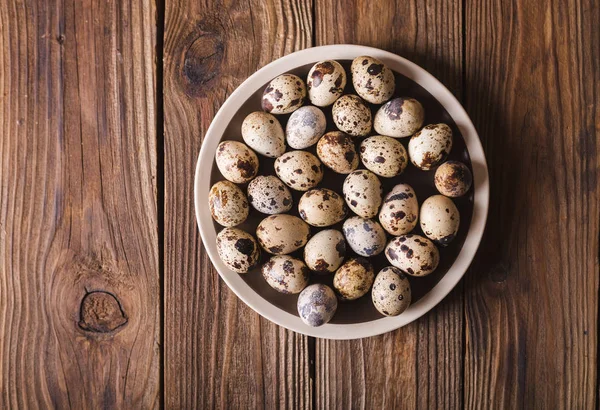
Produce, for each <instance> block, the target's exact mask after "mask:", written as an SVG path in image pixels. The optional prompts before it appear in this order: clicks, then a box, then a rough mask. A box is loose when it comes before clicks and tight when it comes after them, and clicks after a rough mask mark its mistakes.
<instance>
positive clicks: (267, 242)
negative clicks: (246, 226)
mask: <svg viewBox="0 0 600 410" xmlns="http://www.w3.org/2000/svg"><path fill="white" fill-rule="evenodd" d="M309 236H310V227H309V226H308V225H307V224H306V222H304V221H303V220H302V219H300V218H298V217H297V216H293V215H287V214H281V215H271V216H268V217H266V218H265V219H263V220H262V221H261V222H260V223H259V224H258V227H257V228H256V237H257V238H258V243H260V246H262V247H263V249H264V250H266V251H267V252H269V253H272V254H274V255H287V254H288V253H292V252H294V251H295V250H297V249H300V248H301V247H303V246H304V245H305V244H306V242H307V241H308V238H309Z"/></svg>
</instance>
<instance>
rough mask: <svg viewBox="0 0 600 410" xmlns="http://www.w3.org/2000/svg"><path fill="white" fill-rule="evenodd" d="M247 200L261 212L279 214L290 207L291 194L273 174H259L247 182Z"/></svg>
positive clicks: (291, 201)
mask: <svg viewBox="0 0 600 410" xmlns="http://www.w3.org/2000/svg"><path fill="white" fill-rule="evenodd" d="M248 201H250V204H251V205H252V207H253V208H254V209H256V210H257V211H258V212H262V213H263V214H269V215H274V214H281V213H284V212H287V211H289V210H290V209H291V208H292V203H293V199H292V194H291V192H290V190H289V189H288V187H286V186H285V184H284V183H283V182H281V180H280V179H279V178H277V177H276V176H275V175H268V176H263V175H259V176H257V177H256V178H254V179H253V180H252V181H250V183H249V184H248Z"/></svg>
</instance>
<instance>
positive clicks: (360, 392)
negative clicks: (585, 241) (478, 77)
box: [315, 0, 463, 409]
mask: <svg viewBox="0 0 600 410" xmlns="http://www.w3.org/2000/svg"><path fill="white" fill-rule="evenodd" d="M315 12H316V17H315V24H316V39H315V40H316V44H317V45H323V44H331V43H350V44H362V45H368V46H374V47H379V48H382V49H385V50H388V51H391V52H394V53H397V54H399V55H401V56H403V57H406V58H408V59H409V60H412V61H414V62H416V63H417V64H419V65H421V66H422V67H424V68H425V69H426V70H428V71H429V72H431V73H432V74H433V75H435V76H436V77H437V78H439V79H440V80H441V81H442V82H443V83H444V84H445V85H446V86H447V87H448V88H449V89H450V90H451V91H453V92H454V94H455V95H457V97H459V98H460V96H461V89H462V34H461V28H462V8H461V4H460V3H457V2H453V1H446V0H430V1H427V2H415V3H413V2H403V1H390V2H385V1H370V2H366V1H359V0H355V1H341V0H326V1H318V2H317V3H316V10H315ZM315 357H316V359H315V361H316V391H315V394H316V407H317V408H327V409H328V408H408V409H412V408H417V407H418V408H460V407H461V406H462V403H463V401H462V399H463V398H462V388H463V385H462V382H463V373H462V366H463V296H462V285H459V286H458V287H457V288H456V289H454V291H453V292H452V293H451V294H450V296H449V297H448V298H446V299H445V300H444V301H443V302H442V303H441V304H440V305H439V306H438V307H436V308H435V309H434V310H433V311H432V312H430V313H428V314H427V315H426V316H425V317H423V318H421V319H420V320H418V321H417V322H416V323H413V324H411V325H409V326H406V327H404V328H402V329H400V330H398V331H395V332H392V333H390V334H387V335H383V336H378V337H373V338H370V339H365V340H358V341H350V342H338V341H324V340H317V342H316V355H315Z"/></svg>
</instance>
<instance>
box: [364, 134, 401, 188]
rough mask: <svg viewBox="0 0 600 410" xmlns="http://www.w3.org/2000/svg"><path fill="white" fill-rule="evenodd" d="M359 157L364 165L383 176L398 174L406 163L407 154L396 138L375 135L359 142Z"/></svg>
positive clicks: (390, 176) (388, 176)
mask: <svg viewBox="0 0 600 410" xmlns="http://www.w3.org/2000/svg"><path fill="white" fill-rule="evenodd" d="M360 159H361V160H362V163H363V164H364V165H365V167H366V168H367V169H368V170H370V171H372V172H374V173H375V174H377V175H379V176H380V177H384V178H392V177H395V176H397V175H400V174H401V173H402V172H404V169H406V165H407V164H408V154H407V153H406V149H405V148H404V145H402V143H401V142H400V141H398V140H397V139H394V138H391V137H385V136H383V135H375V136H373V137H369V138H367V139H365V140H364V141H363V142H362V143H361V144H360Z"/></svg>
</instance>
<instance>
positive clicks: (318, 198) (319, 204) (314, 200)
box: [298, 188, 348, 226]
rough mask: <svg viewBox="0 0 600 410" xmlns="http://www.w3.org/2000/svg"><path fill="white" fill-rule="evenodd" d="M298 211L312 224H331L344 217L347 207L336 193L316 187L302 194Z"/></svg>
mask: <svg viewBox="0 0 600 410" xmlns="http://www.w3.org/2000/svg"><path fill="white" fill-rule="evenodd" d="M298 213H299V214H300V217H301V218H302V219H304V220H305V221H306V222H307V223H309V224H310V225H312V226H331V225H333V224H336V223H338V222H340V221H341V220H342V219H344V218H345V217H346V214H347V213H348V208H346V204H345V203H344V200H343V199H342V197H341V196H340V195H338V194H337V193H335V192H333V191H332V190H330V189H326V188H316V189H312V190H310V191H308V192H306V193H305V194H304V195H302V198H300V202H299V203H298Z"/></svg>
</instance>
